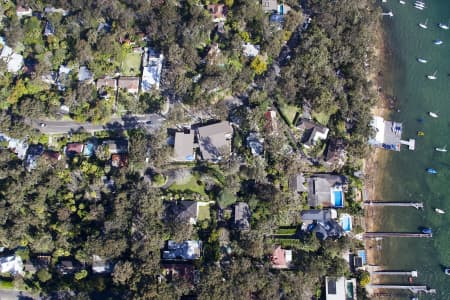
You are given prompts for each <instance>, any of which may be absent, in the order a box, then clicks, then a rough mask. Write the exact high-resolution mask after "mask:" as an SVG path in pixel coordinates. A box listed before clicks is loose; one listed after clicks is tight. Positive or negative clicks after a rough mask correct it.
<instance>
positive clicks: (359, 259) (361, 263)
mask: <svg viewBox="0 0 450 300" xmlns="http://www.w3.org/2000/svg"><path fill="white" fill-rule="evenodd" d="M356 253H357V254H356V255H355V254H353V255H351V256H352V257H353V268H354V269H355V270H358V269H363V268H364V267H365V266H366V265H367V256H366V250H364V249H360V250H357V251H356Z"/></svg>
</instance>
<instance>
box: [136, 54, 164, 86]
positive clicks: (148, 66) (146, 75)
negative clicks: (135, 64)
mask: <svg viewBox="0 0 450 300" xmlns="http://www.w3.org/2000/svg"><path fill="white" fill-rule="evenodd" d="M145 52H146V53H147V55H144V59H143V69H142V84H141V87H142V91H143V92H149V91H151V90H152V89H155V90H159V83H160V81H161V71H162V63H163V59H164V56H163V55H162V54H161V53H160V54H159V55H158V54H156V53H155V52H154V51H153V50H152V49H147V48H146V49H145Z"/></svg>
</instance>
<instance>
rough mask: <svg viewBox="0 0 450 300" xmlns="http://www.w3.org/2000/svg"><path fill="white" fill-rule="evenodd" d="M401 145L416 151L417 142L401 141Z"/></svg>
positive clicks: (411, 140)
mask: <svg viewBox="0 0 450 300" xmlns="http://www.w3.org/2000/svg"><path fill="white" fill-rule="evenodd" d="M400 144H402V145H406V146H408V149H409V150H412V151H414V150H415V149H416V141H415V140H414V139H409V140H408V141H404V140H400Z"/></svg>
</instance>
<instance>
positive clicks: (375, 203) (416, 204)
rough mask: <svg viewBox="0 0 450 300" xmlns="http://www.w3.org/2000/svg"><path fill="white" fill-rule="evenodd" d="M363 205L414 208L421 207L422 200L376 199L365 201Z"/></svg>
mask: <svg viewBox="0 0 450 300" xmlns="http://www.w3.org/2000/svg"><path fill="white" fill-rule="evenodd" d="M364 205H366V206H374V207H376V206H378V207H384V206H398V207H414V208H415V209H423V203H422V202H378V201H365V202H364Z"/></svg>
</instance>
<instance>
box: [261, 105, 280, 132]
mask: <svg viewBox="0 0 450 300" xmlns="http://www.w3.org/2000/svg"><path fill="white" fill-rule="evenodd" d="M264 119H265V120H266V123H265V125H264V129H265V130H266V131H267V132H268V133H269V134H270V133H276V132H278V120H277V112H276V111H275V110H273V109H269V110H268V111H266V112H265V113H264Z"/></svg>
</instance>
